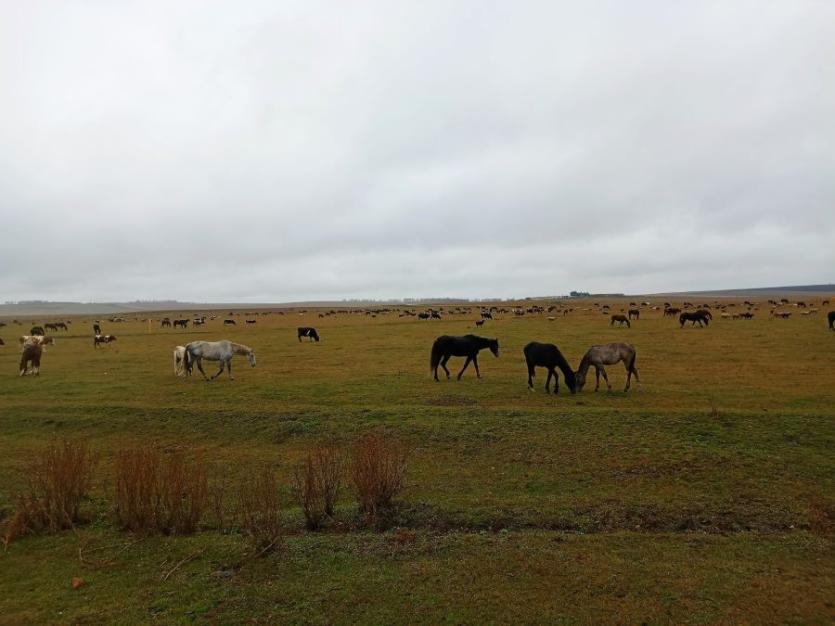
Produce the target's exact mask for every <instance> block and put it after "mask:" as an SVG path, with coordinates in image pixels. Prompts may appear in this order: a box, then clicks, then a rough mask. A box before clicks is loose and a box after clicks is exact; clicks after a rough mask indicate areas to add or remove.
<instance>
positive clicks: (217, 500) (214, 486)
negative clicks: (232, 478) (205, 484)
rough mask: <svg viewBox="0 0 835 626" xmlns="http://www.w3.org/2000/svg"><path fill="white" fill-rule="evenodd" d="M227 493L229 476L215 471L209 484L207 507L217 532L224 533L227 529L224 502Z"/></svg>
mask: <svg viewBox="0 0 835 626" xmlns="http://www.w3.org/2000/svg"><path fill="white" fill-rule="evenodd" d="M228 493H229V476H228V475H227V474H225V473H223V472H221V471H219V470H218V471H215V473H214V475H213V476H212V480H211V481H210V482H209V506H210V507H211V509H212V517H213V518H214V523H215V524H214V525H215V528H217V530H218V531H220V532H221V533H225V532H226V531H227V530H228V529H229V525H228V523H227V522H228V518H227V515H226V501H227V494H228Z"/></svg>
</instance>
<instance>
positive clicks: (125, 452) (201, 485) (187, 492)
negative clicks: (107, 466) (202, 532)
mask: <svg viewBox="0 0 835 626" xmlns="http://www.w3.org/2000/svg"><path fill="white" fill-rule="evenodd" d="M115 475H116V518H117V520H118V522H119V525H120V526H121V527H122V528H126V529H128V530H131V531H133V532H139V533H145V532H153V531H157V532H161V533H163V534H166V535H169V534H173V535H187V534H191V533H193V532H194V531H195V530H197V526H198V524H199V523H200V519H201V518H202V516H203V513H204V511H205V509H206V505H207V502H208V483H207V480H206V466H205V463H203V462H202V461H194V460H192V461H187V460H186V456H185V453H184V452H183V451H182V450H177V451H175V452H173V453H172V454H171V455H169V456H167V457H166V458H165V459H163V458H162V456H161V455H160V453H159V451H158V450H157V449H155V448H153V447H150V446H143V447H139V448H123V449H120V450H119V451H117V453H116V468H115Z"/></svg>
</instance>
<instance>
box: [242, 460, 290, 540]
mask: <svg viewBox="0 0 835 626" xmlns="http://www.w3.org/2000/svg"><path fill="white" fill-rule="evenodd" d="M235 512H236V517H237V521H238V526H239V528H240V530H241V532H242V533H243V534H244V535H246V536H247V537H248V538H249V540H250V541H251V542H252V544H253V547H254V548H255V549H256V550H257V551H258V554H259V555H260V554H264V553H266V552H269V551H271V550H273V549H274V548H275V547H276V546H277V545H278V543H279V541H280V540H281V536H282V532H283V526H282V523H281V511H280V509H279V498H278V481H277V480H276V477H275V472H274V471H273V470H272V469H270V468H268V467H262V468H259V469H256V470H251V471H250V472H248V473H245V475H244V478H243V479H242V481H241V483H240V485H239V488H238V494H237V502H236V510H235Z"/></svg>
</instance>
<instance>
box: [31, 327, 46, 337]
mask: <svg viewBox="0 0 835 626" xmlns="http://www.w3.org/2000/svg"><path fill="white" fill-rule="evenodd" d="M29 334H30V335H41V336H43V335H45V334H46V333H45V332H44V329H43V326H32V329H31V330H30V331H29Z"/></svg>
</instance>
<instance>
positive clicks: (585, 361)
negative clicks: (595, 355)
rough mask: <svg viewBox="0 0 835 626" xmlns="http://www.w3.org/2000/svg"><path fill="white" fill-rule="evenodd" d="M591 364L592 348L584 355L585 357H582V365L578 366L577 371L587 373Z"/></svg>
mask: <svg viewBox="0 0 835 626" xmlns="http://www.w3.org/2000/svg"><path fill="white" fill-rule="evenodd" d="M589 365H591V350H588V351H587V352H586V353H585V354H584V355H583V358H582V359H580V367H578V368H577V371H578V372H580V373H581V374H585V373H586V372H587V371H589Z"/></svg>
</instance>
